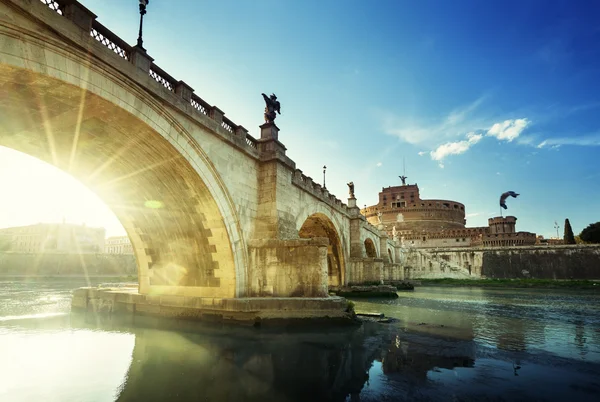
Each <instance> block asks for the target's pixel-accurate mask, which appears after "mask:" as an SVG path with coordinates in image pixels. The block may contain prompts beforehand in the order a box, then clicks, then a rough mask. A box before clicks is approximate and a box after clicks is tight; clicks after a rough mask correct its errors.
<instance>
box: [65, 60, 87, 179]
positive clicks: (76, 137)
mask: <svg viewBox="0 0 600 402" xmlns="http://www.w3.org/2000/svg"><path fill="white" fill-rule="evenodd" d="M88 65H89V59H88ZM85 74H86V75H85V79H84V80H82V81H83V86H82V88H81V98H80V100H79V112H78V113H77V123H76V125H75V132H74V133H73V134H74V135H73V144H72V146H71V155H70V157H69V170H68V171H69V172H71V171H72V169H73V163H74V162H75V158H76V153H77V145H78V144H79V135H80V134H81V122H82V121H83V111H84V109H85V98H86V95H87V86H88V77H89V75H90V69H89V68H86V69H85Z"/></svg>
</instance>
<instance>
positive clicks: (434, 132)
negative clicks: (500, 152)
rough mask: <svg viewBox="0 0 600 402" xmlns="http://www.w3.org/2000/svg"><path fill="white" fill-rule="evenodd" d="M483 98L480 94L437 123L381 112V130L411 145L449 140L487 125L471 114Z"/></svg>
mask: <svg viewBox="0 0 600 402" xmlns="http://www.w3.org/2000/svg"><path fill="white" fill-rule="evenodd" d="M485 98H486V97H485V96H482V97H480V98H479V99H476V100H475V101H474V102H472V103H471V104H469V105H467V106H465V107H463V108H459V109H455V110H453V111H451V112H450V113H448V115H446V116H445V117H443V118H441V119H439V120H438V123H433V124H423V123H421V122H419V121H414V120H413V121H411V119H410V118H406V117H403V118H400V117H398V116H396V115H394V114H391V113H383V114H382V116H381V120H382V126H383V130H384V131H385V132H386V133H387V134H390V135H393V136H396V137H398V138H399V139H401V140H402V141H404V142H407V143H409V144H413V145H416V144H427V145H434V144H435V143H436V142H438V141H439V140H440V138H442V139H446V140H450V139H453V138H456V137H457V136H462V135H464V134H465V133H468V132H471V131H479V130H483V129H485V128H486V127H489V125H490V122H489V120H486V119H480V118H473V117H471V115H472V114H473V112H474V111H475V110H476V109H477V108H478V107H479V106H480V105H481V104H482V103H483V101H484V100H485Z"/></svg>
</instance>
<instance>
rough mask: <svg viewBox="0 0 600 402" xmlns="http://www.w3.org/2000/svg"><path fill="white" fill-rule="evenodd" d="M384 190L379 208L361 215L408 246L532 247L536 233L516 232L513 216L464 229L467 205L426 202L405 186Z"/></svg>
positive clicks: (415, 187)
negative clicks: (486, 224)
mask: <svg viewBox="0 0 600 402" xmlns="http://www.w3.org/2000/svg"><path fill="white" fill-rule="evenodd" d="M400 179H401V180H402V185H401V186H394V187H387V188H383V189H382V190H381V192H380V193H379V202H378V203H377V204H376V205H372V206H370V207H365V208H363V209H362V210H361V213H362V214H363V215H364V216H365V217H366V218H367V220H368V221H369V222H370V223H371V224H373V225H375V226H378V227H379V228H380V229H383V230H385V231H386V232H387V234H388V236H389V237H390V238H393V239H394V240H396V241H399V242H401V244H402V245H403V246H405V247H417V248H432V247H469V246H472V247H477V246H482V247H505V246H530V245H533V244H535V243H536V235H535V233H530V232H517V231H516V222H517V218H516V217H514V216H505V217H501V216H498V217H494V218H490V219H488V226H483V227H474V228H468V227H465V225H466V223H467V221H466V219H465V206H464V204H461V203H460V202H457V201H451V200H423V199H421V197H420V195H419V186H418V185H417V184H416V183H415V184H406V176H401V177H400Z"/></svg>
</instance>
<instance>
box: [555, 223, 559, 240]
mask: <svg viewBox="0 0 600 402" xmlns="http://www.w3.org/2000/svg"><path fill="white" fill-rule="evenodd" d="M559 228H560V226H558V223H556V221H554V229H556V238H557V239H558V238H559V237H558V229H559Z"/></svg>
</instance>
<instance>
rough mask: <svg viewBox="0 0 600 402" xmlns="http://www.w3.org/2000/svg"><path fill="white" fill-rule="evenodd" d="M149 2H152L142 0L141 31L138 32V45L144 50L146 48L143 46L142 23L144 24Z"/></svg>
mask: <svg viewBox="0 0 600 402" xmlns="http://www.w3.org/2000/svg"><path fill="white" fill-rule="evenodd" d="M148 3H150V0H140V32H139V33H138V39H137V47H139V48H140V49H142V50H146V49H144V46H142V44H143V43H144V41H143V40H142V25H143V24H144V14H146V6H147V5H148Z"/></svg>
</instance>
